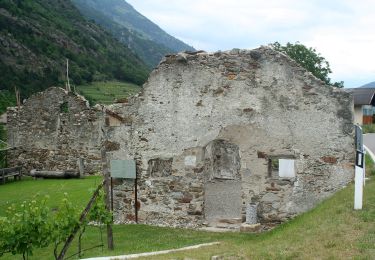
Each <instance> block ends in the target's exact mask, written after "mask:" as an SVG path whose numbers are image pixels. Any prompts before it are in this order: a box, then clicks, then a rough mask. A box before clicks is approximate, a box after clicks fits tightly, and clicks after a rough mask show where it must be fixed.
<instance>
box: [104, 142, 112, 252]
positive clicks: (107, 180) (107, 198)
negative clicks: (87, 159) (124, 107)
mask: <svg viewBox="0 0 375 260" xmlns="http://www.w3.org/2000/svg"><path fill="white" fill-rule="evenodd" d="M101 155H102V171H103V175H104V181H105V183H104V193H105V207H106V209H107V210H108V211H111V191H110V182H111V180H110V173H109V169H108V162H107V151H106V148H105V145H102V149H101ZM107 243H108V249H109V250H113V248H114V246H113V231H112V225H111V224H107Z"/></svg>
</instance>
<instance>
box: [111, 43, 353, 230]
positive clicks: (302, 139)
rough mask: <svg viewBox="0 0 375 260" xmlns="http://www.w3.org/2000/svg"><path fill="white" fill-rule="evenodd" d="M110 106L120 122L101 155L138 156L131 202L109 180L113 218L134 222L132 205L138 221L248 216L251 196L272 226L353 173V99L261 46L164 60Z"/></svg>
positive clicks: (120, 185) (200, 222) (126, 185)
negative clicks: (286, 166)
mask: <svg viewBox="0 0 375 260" xmlns="http://www.w3.org/2000/svg"><path fill="white" fill-rule="evenodd" d="M111 110H112V111H115V112H116V113H119V114H121V116H122V117H123V118H127V119H128V121H127V122H128V123H127V124H121V125H119V126H117V127H112V128H111V129H110V130H109V136H110V137H109V138H110V140H111V141H113V142H116V143H119V144H120V148H119V150H117V151H113V152H111V153H110V155H109V156H110V158H113V159H135V160H136V162H137V176H138V179H137V183H138V194H137V195H138V201H137V202H135V201H134V198H135V196H134V195H135V194H134V192H135V191H134V185H133V180H116V182H115V184H116V185H115V187H114V189H115V191H114V194H115V198H114V199H115V219H116V221H117V222H125V223H127V222H132V221H134V219H135V215H134V205H137V207H138V209H139V211H138V217H139V222H140V223H147V224H155V225H165V226H182V227H201V226H204V225H214V223H223V222H225V223H236V220H237V219H238V218H239V219H242V222H245V220H246V208H247V205H249V203H256V204H257V219H258V221H259V222H261V223H280V222H283V221H286V220H288V219H290V218H292V217H294V216H295V215H297V214H299V213H301V212H304V211H306V210H308V209H311V208H312V207H314V206H315V205H316V204H317V203H319V202H320V201H322V200H323V199H325V198H327V197H328V196H330V195H332V194H333V193H334V192H335V191H337V190H339V189H341V188H342V187H343V186H345V185H346V184H347V183H348V182H350V181H351V180H352V177H353V173H354V170H353V163H354V142H353V104H352V98H351V96H350V94H348V93H345V92H344V91H342V90H340V89H336V88H333V87H329V86H326V85H324V83H323V82H322V81H320V80H318V79H317V78H315V77H314V76H313V75H311V74H310V73H309V72H307V71H306V70H305V69H303V68H301V67H300V66H298V64H297V63H296V62H294V61H293V60H291V59H290V58H288V57H286V56H285V55H283V54H281V53H278V52H276V51H274V50H272V49H270V48H268V47H260V48H258V49H254V50H238V49H234V50H232V51H227V52H216V53H205V52H199V53H193V54H189V53H180V54H177V55H170V56H167V57H166V58H165V59H164V60H163V61H162V62H161V63H160V64H159V66H158V67H157V68H156V69H155V70H154V71H153V72H152V73H151V75H150V77H149V79H148V81H147V83H146V84H145V85H144V87H143V91H142V92H141V93H140V94H139V95H137V96H136V97H134V98H131V99H130V100H129V102H128V103H127V104H122V105H118V104H116V105H112V107H111ZM271 158H279V159H285V158H287V159H294V160H295V173H296V174H295V177H294V178H280V177H278V175H277V173H276V174H272V173H270V169H271V168H272V167H270V165H269V163H270V161H271ZM215 184H216V185H217V186H215ZM220 191H221V193H220ZM215 194H216V195H215ZM231 210H233V211H232V212H231V214H229V213H228V212H229V211H231Z"/></svg>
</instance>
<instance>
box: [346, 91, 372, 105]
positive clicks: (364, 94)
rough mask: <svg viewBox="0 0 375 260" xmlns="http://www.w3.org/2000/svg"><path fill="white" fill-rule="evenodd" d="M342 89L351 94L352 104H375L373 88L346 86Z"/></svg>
mask: <svg viewBox="0 0 375 260" xmlns="http://www.w3.org/2000/svg"><path fill="white" fill-rule="evenodd" d="M344 90H345V91H347V92H349V93H352V94H353V98H354V105H375V99H374V94H375V88H348V89H344Z"/></svg>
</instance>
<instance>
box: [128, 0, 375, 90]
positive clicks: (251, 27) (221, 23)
mask: <svg viewBox="0 0 375 260" xmlns="http://www.w3.org/2000/svg"><path fill="white" fill-rule="evenodd" d="M127 2H128V3H130V4H131V5H132V6H133V7H134V8H135V9H137V10H138V11H139V12H140V13H142V14H143V15H144V16H146V17H147V18H149V19H150V20H151V21H153V22H154V23H156V24H157V25H159V26H160V27H161V28H162V29H163V30H165V31H166V32H168V33H169V34H171V35H173V36H175V37H176V38H179V39H181V40H183V41H184V42H185V43H187V44H189V45H192V46H193V47H194V48H196V49H203V50H206V51H216V50H229V49H232V48H246V49H252V48H256V47H258V46H260V45H266V44H268V43H271V42H275V41H279V42H280V43H282V44H285V43H286V42H288V41H289V42H293V43H294V42H296V41H299V42H301V43H302V44H304V45H306V46H308V47H313V48H315V49H316V50H317V51H318V52H319V53H320V54H321V55H322V56H323V57H325V58H326V59H327V60H328V61H329V63H330V65H331V69H332V71H333V73H332V74H331V78H332V80H333V81H341V80H343V81H344V82H345V87H357V86H361V85H364V84H366V83H368V82H371V81H375V0H310V1H309V0H283V1H280V0H231V1H228V0H174V1H170V0H127Z"/></svg>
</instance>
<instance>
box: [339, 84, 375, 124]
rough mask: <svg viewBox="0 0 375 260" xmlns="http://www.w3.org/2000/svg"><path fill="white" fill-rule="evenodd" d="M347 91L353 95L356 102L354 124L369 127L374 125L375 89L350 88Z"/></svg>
mask: <svg viewBox="0 0 375 260" xmlns="http://www.w3.org/2000/svg"><path fill="white" fill-rule="evenodd" d="M344 90H345V91H347V92H349V93H352V95H353V100H354V123H355V124H359V125H369V124H372V123H373V116H374V112H375V107H374V105H375V99H374V95H375V88H362V87H361V88H349V89H344Z"/></svg>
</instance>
